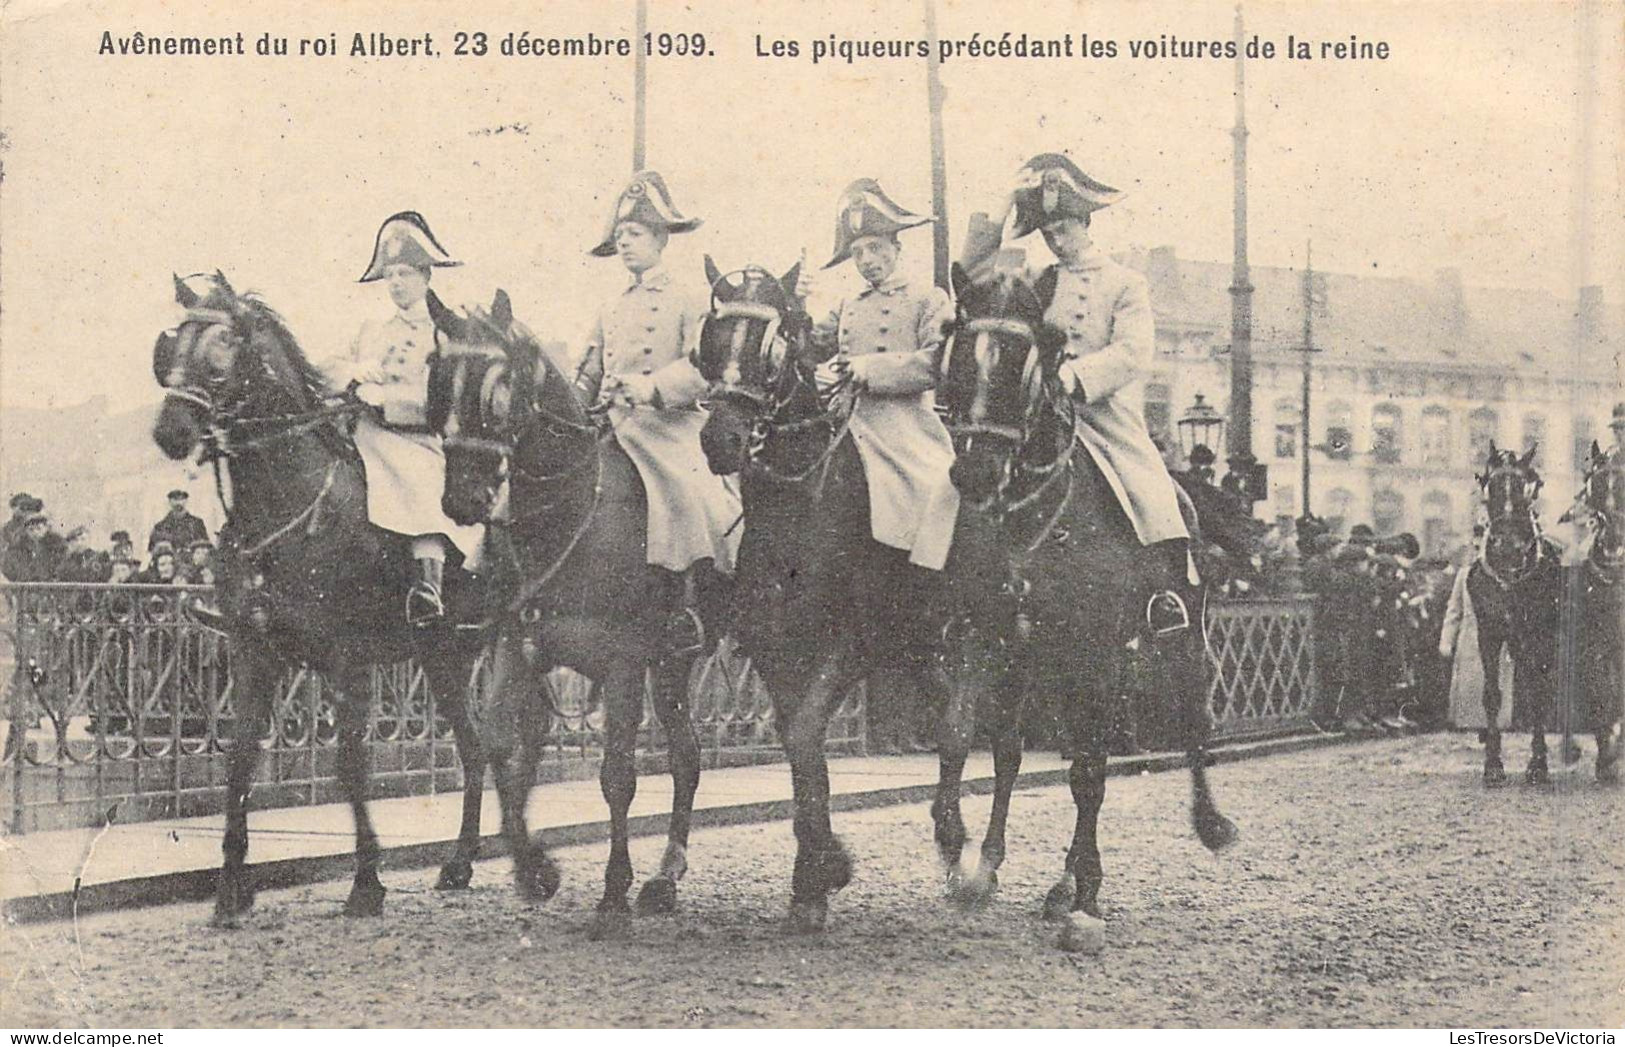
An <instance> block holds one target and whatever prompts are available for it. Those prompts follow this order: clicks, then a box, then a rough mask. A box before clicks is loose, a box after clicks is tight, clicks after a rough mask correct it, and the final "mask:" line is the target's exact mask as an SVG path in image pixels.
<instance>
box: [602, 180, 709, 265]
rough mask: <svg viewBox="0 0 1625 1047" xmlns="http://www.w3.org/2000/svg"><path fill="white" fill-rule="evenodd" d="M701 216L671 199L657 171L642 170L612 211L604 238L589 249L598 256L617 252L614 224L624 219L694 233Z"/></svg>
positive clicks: (679, 231)
mask: <svg viewBox="0 0 1625 1047" xmlns="http://www.w3.org/2000/svg"><path fill="white" fill-rule="evenodd" d="M702 221H703V220H702V219H699V218H685V217H683V214H682V212H681V211H679V210H677V205H676V204H674V203H672V201H671V191H670V190H669V189H667V188H666V180H665V179H664V178H662V177H660V173H659V172H658V171H639V172H638V173H637V174H635V175H633V176H632V181H630V182H628V183H627V185H626V188H625V189H622V190H621V192H620V195H618V196H616V197H615V207H614V208H613V209H612V210H611V211H610V212H609V221H608V222H607V223H606V224H605V225H604V235H603V238H602V239H600V240H599V241H598V246H597V247H594V248H593V249H592V250H591V251H589V252H587V253H588V254H591V255H592V256H593V257H595V258H610V257H613V256H614V254H615V227H616V226H618V225H620V224H621V223H622V222H637V223H639V224H640V225H646V226H648V227H649V228H650V229H663V230H665V231H666V232H668V233H691V232H693V231H694V230H696V229H698V228H699V227H700V225H701V223H702Z"/></svg>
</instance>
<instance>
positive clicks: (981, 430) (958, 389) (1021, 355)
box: [937, 265, 1071, 508]
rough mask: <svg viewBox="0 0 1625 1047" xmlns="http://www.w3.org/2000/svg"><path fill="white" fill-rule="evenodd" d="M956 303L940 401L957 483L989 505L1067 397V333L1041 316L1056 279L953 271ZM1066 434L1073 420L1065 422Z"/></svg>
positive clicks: (975, 499) (966, 493)
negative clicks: (1033, 280) (1063, 368)
mask: <svg viewBox="0 0 1625 1047" xmlns="http://www.w3.org/2000/svg"><path fill="white" fill-rule="evenodd" d="M953 287H954V296H955V300H956V302H957V305H956V309H955V314H954V319H953V320H952V321H951V322H950V324H949V327H948V331H947V332H946V333H947V335H948V338H947V342H946V344H945V345H944V346H943V351H942V362H941V375H940V378H939V381H938V383H937V402H938V403H939V404H940V405H941V407H942V408H943V410H944V411H945V413H946V417H947V422H948V431H949V432H950V433H951V434H952V435H953V440H954V451H955V455H956V458H955V461H954V466H953V471H952V473H951V476H952V479H953V482H954V486H956V487H958V488H959V492H960V494H961V495H962V496H963V497H964V498H965V499H966V501H967V502H968V503H970V504H971V505H974V506H978V507H981V508H986V507H988V506H989V505H991V504H992V503H993V502H994V501H996V500H997V499H998V498H999V496H1000V495H1001V494H1002V493H1003V492H1004V491H1005V489H1006V488H1007V487H1008V486H1009V484H1010V481H1011V478H1012V476H1013V473H1014V472H1015V469H1016V466H1017V464H1018V462H1019V460H1020V458H1021V457H1022V455H1023V454H1024V453H1025V452H1026V451H1027V449H1028V448H1029V446H1030V445H1032V444H1033V443H1034V437H1035V436H1036V435H1038V431H1039V430H1040V429H1054V428H1055V426H1054V425H1053V423H1054V422H1055V421H1056V420H1057V416H1058V414H1059V413H1060V412H1061V411H1062V410H1063V409H1064V408H1063V406H1062V405H1066V404H1068V403H1069V401H1068V400H1067V398H1066V396H1065V393H1064V391H1063V390H1062V388H1061V384H1060V380H1059V370H1060V361H1061V350H1062V348H1063V347H1064V345H1065V342H1066V339H1065V336H1064V335H1062V334H1061V332H1060V331H1058V330H1057V329H1056V328H1055V327H1054V326H1052V325H1051V324H1049V323H1046V322H1045V320H1044V311H1045V309H1046V308H1047V307H1048V302H1047V300H1048V299H1050V298H1052V297H1053V296H1054V293H1055V283H1054V278H1053V277H1046V278H1044V279H1041V280H1040V281H1039V285H1038V286H1037V287H1029V286H1028V284H1027V282H1026V281H1025V280H1024V279H1022V278H1021V277H1020V276H1017V275H1015V274H1013V273H1008V272H1006V273H1000V274H998V275H997V276H995V277H994V278H993V279H991V280H989V281H986V282H983V283H979V284H973V283H971V281H970V279H969V277H968V276H967V275H966V273H965V271H964V269H963V268H961V267H960V266H958V265H955V266H954V269H953ZM1064 431H1065V432H1066V433H1067V434H1070V432H1071V426H1070V424H1069V423H1068V424H1066V425H1065V426H1064Z"/></svg>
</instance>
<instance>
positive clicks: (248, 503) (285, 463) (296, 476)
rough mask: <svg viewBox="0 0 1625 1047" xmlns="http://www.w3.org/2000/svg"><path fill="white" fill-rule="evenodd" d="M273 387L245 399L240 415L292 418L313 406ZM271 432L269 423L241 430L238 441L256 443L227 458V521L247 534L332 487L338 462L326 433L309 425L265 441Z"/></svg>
mask: <svg viewBox="0 0 1625 1047" xmlns="http://www.w3.org/2000/svg"><path fill="white" fill-rule="evenodd" d="M272 389H274V390H275V391H274V392H272V391H270V390H267V391H264V392H261V393H260V394H259V395H251V396H249V397H247V398H246V399H245V401H244V406H243V414H242V417H244V418H277V417H282V416H294V417H296V416H298V415H300V414H302V413H305V412H307V411H309V410H311V409H312V407H311V406H310V405H309V404H308V403H307V401H306V398H305V397H302V396H299V395H297V394H295V393H293V392H291V391H289V390H287V389H285V388H283V387H281V386H275V387H272ZM274 432H275V428H274V427H267V428H265V429H264V431H260V430H258V429H255V430H253V431H249V432H247V433H245V434H244V435H243V436H242V437H241V439H243V440H247V441H255V440H258V441H259V442H258V443H256V444H255V445H254V446H250V447H246V448H244V449H243V450H241V451H239V452H236V453H234V454H233V455H232V456H231V457H230V458H229V459H228V460H227V461H228V465H227V473H228V475H229V476H230V477H231V488H232V505H231V506H230V511H231V517H232V521H233V523H234V524H235V525H236V526H237V527H238V528H243V529H245V531H246V535H247V536H248V537H250V538H252V536H253V535H254V534H257V533H258V531H259V530H261V529H269V528H271V527H275V526H277V525H279V524H280V523H281V521H280V519H277V518H276V517H277V516H278V514H283V515H286V514H289V513H292V512H297V511H298V510H300V509H302V508H303V507H304V506H306V505H308V504H309V503H310V502H312V501H314V500H315V498H316V496H317V493H318V492H319V491H321V490H323V488H324V487H331V486H332V484H333V482H334V479H333V475H332V470H333V469H334V468H335V467H337V466H338V465H339V464H340V463H341V462H342V460H343V456H342V454H341V453H340V452H339V450H338V448H337V444H336V441H335V440H333V438H332V435H331V434H326V435H324V434H323V433H321V432H320V431H319V430H316V429H312V430H309V431H306V432H298V433H289V434H288V435H283V436H275V437H274V438H270V439H266V437H268V436H271V435H272V434H273V433H274ZM250 520H251V521H252V522H249V521H250Z"/></svg>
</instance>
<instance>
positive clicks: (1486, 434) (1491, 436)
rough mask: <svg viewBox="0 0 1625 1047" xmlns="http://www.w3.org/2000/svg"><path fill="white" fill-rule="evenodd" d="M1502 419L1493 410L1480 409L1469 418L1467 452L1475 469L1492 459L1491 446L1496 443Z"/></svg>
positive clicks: (1487, 408) (1470, 463)
mask: <svg viewBox="0 0 1625 1047" xmlns="http://www.w3.org/2000/svg"><path fill="white" fill-rule="evenodd" d="M1499 424H1500V419H1499V418H1497V417H1496V415H1495V411H1494V409H1493V408H1489V407H1480V408H1479V409H1478V410H1476V411H1474V412H1473V413H1472V414H1470V415H1468V416H1467V451H1468V453H1469V454H1470V455H1472V461H1471V462H1469V463H1468V464H1469V465H1471V466H1473V468H1475V469H1476V468H1478V467H1480V466H1482V465H1483V464H1484V463H1485V462H1486V461H1488V460H1489V457H1490V444H1492V443H1494V442H1495V433H1496V429H1497V428H1498V426H1499Z"/></svg>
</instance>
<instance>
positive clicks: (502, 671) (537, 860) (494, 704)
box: [479, 634, 561, 902]
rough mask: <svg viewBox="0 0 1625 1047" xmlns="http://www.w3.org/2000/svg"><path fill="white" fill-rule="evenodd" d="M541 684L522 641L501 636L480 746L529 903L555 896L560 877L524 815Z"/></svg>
mask: <svg viewBox="0 0 1625 1047" xmlns="http://www.w3.org/2000/svg"><path fill="white" fill-rule="evenodd" d="M539 684H540V680H539V679H538V674H537V673H536V671H535V668H534V667H533V666H532V665H531V664H530V662H529V661H528V660H527V659H526V657H525V655H524V643H523V641H522V640H521V639H520V638H519V637H517V636H513V635H506V634H505V635H503V636H501V637H499V638H498V639H497V643H496V647H495V649H494V650H493V651H492V654H491V694H490V698H489V702H488V711H487V713H486V714H485V715H484V716H482V717H481V718H480V723H479V745H480V753H481V754H482V756H483V757H484V758H485V761H486V762H487V763H488V764H489V766H490V768H491V778H492V780H493V781H494V782H495V783H496V790H497V801H498V803H499V804H500V805H501V807H502V835H503V838H504V839H506V840H507V842H508V851H509V853H510V854H512V855H513V879H514V887H515V889H516V890H518V892H519V896H520V897H521V898H523V899H524V900H526V901H530V902H545V901H547V900H548V899H549V898H551V897H553V895H554V894H555V893H557V891H558V889H559V881H560V879H561V877H560V874H559V869H558V866H557V865H555V864H554V862H553V859H552V858H551V857H549V856H548V854H547V851H546V850H545V849H544V848H543V847H542V844H541V841H540V840H532V839H531V838H530V827H529V824H528V819H527V817H526V814H525V805H526V804H527V803H528V802H529V800H530V788H531V785H532V784H533V783H534V782H535V780H536V760H537V757H538V755H539V754H540V751H541V736H542V722H541V720H542V716H543V713H542V712H541V711H539V706H538V705H537V703H535V702H533V701H531V700H530V699H531V695H532V693H533V692H534V690H535V689H536V687H537V686H538V685H539Z"/></svg>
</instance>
